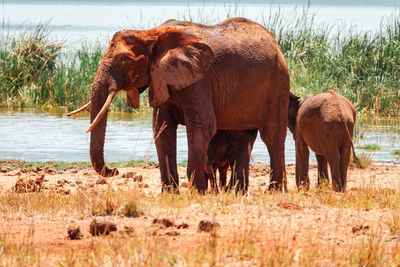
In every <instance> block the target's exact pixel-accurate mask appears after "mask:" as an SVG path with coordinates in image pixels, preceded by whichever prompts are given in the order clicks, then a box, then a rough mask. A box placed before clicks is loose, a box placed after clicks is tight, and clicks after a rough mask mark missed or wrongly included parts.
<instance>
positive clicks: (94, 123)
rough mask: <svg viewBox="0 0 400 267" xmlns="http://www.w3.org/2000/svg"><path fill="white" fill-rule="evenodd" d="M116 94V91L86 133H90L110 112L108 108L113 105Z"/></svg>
mask: <svg viewBox="0 0 400 267" xmlns="http://www.w3.org/2000/svg"><path fill="white" fill-rule="evenodd" d="M115 94H116V91H112V92H111V93H110V94H109V95H108V97H107V100H106V102H105V103H104V106H103V107H102V108H101V110H100V112H99V113H98V114H97V116H96V118H95V119H94V120H93V122H92V124H90V126H89V129H87V131H86V133H89V132H90V131H91V130H92V129H93V128H94V127H96V125H97V124H98V123H99V121H100V120H101V119H102V118H103V117H104V114H106V112H107V111H108V108H109V107H110V105H111V102H112V100H113V98H114V96H115Z"/></svg>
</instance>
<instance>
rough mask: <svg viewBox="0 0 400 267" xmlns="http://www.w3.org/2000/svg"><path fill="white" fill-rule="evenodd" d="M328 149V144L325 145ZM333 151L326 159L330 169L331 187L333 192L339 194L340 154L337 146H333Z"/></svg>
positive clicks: (340, 182) (340, 184)
mask: <svg viewBox="0 0 400 267" xmlns="http://www.w3.org/2000/svg"><path fill="white" fill-rule="evenodd" d="M327 146H329V147H330V144H327ZM333 147H334V148H335V149H334V151H331V152H330V153H329V154H328V155H327V156H326V157H327V160H328V163H329V168H330V169H331V177H332V187H333V190H334V191H337V192H340V191H341V188H342V181H341V178H340V152H339V149H337V145H336V146H333Z"/></svg>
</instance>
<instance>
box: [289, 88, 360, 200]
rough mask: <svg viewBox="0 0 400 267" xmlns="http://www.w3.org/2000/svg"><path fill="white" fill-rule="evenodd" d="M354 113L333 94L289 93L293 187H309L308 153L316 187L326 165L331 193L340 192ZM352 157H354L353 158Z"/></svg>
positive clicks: (350, 146) (324, 175)
mask: <svg viewBox="0 0 400 267" xmlns="http://www.w3.org/2000/svg"><path fill="white" fill-rule="evenodd" d="M355 122H356V111H355V109H354V107H353V105H352V104H351V102H350V101H349V100H348V99H346V98H345V97H343V96H340V95H338V94H337V93H336V92H335V91H332V90H329V91H328V92H326V93H322V94H318V95H307V96H306V97H305V98H304V100H302V101H301V102H299V97H297V96H295V95H294V94H290V100H289V124H288V126H289V129H290V131H291V132H292V134H293V137H294V139H295V142H296V184H297V187H298V188H299V189H302V188H303V189H306V190H308V188H309V183H310V181H309V177H308V161H309V150H308V147H310V148H311V150H312V151H314V152H315V155H316V157H317V161H318V184H321V183H322V182H323V181H326V182H327V181H328V179H329V178H328V163H329V167H330V170H331V176H332V185H333V189H334V190H335V191H341V192H344V191H345V190H346V184H347V168H348V166H349V161H350V153H351V150H353V155H354V156H355V154H354V147H353V142H352V138H353V128H354V124H355ZM355 158H356V157H355Z"/></svg>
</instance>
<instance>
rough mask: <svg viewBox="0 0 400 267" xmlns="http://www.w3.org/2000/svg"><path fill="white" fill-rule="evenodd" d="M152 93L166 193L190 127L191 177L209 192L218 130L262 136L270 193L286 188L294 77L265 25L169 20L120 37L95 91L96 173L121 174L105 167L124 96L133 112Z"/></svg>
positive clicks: (174, 177) (175, 181)
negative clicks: (116, 102)
mask: <svg viewBox="0 0 400 267" xmlns="http://www.w3.org/2000/svg"><path fill="white" fill-rule="evenodd" d="M147 85H148V86H149V102H150V105H151V106H152V107H154V113H153V130H154V138H155V143H156V148H157V154H158V159H159V164H160V171H161V181H162V185H163V191H165V190H168V191H170V190H177V188H178V185H179V179H178V173H177V167H176V129H177V125H178V124H184V125H186V131H187V137H188V151H189V153H188V167H187V175H188V177H189V179H190V180H191V182H192V184H193V185H194V186H195V187H196V188H197V189H198V190H199V191H200V192H203V191H204V190H205V189H206V180H205V176H204V168H205V164H206V162H205V161H206V154H207V149H208V145H209V143H210V140H211V138H212V137H213V136H214V134H215V132H216V130H217V129H221V130H246V129H258V130H259V132H260V136H261V139H262V140H263V141H264V143H265V144H266V146H267V148H268V151H269V154H270V158H271V168H272V176H271V184H270V188H274V189H278V188H282V177H283V176H284V172H285V164H284V159H285V155H284V145H285V137H286V127H287V119H288V116H287V113H288V102H289V86H290V81H289V74H288V68H287V64H286V62H285V59H284V58H283V55H282V52H281V50H280V48H279V46H278V44H277V42H276V41H275V39H274V38H273V36H272V35H271V34H270V33H269V32H268V31H267V30H266V29H265V28H263V27H262V26H261V25H259V24H257V23H255V22H252V21H250V20H247V19H244V18H230V19H227V20H225V21H223V22H222V23H220V24H217V25H213V26H205V25H202V24H196V23H192V22H185V21H176V20H168V21H166V22H165V23H164V24H162V25H160V26H159V27H156V28H153V29H150V30H143V31H131V30H130V31H121V32H117V33H116V34H115V35H114V36H113V38H112V40H111V42H110V44H109V46H108V48H107V51H106V53H105V55H104V57H103V59H102V61H101V62H100V66H99V68H98V70H97V74H96V77H95V79H94V82H93V87H92V97H91V103H90V105H91V126H90V127H89V130H88V131H91V140H90V157H91V161H92V165H93V168H94V169H95V170H96V172H98V173H99V174H102V175H104V176H111V175H115V174H116V173H118V172H117V171H116V170H110V169H108V168H107V167H106V166H105V163H104V155H103V152H104V136H105V132H106V120H107V111H108V107H109V105H110V103H111V101H112V99H113V97H114V96H115V93H116V92H117V91H120V90H125V91H126V92H127V96H128V101H127V103H128V104H129V105H130V106H133V107H136V106H138V104H139V98H138V96H139V94H138V92H137V89H138V88H142V87H143V86H147Z"/></svg>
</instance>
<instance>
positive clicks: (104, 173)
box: [100, 165, 119, 177]
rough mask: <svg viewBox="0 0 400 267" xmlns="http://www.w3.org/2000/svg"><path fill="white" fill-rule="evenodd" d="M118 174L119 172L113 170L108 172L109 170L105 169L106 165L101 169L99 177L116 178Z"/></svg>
mask: <svg viewBox="0 0 400 267" xmlns="http://www.w3.org/2000/svg"><path fill="white" fill-rule="evenodd" d="M118 174H119V171H118V170H117V169H116V168H114V169H112V170H110V169H109V168H107V167H106V165H104V167H103V169H101V172H100V175H101V176H103V177H112V176H116V175H118Z"/></svg>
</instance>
